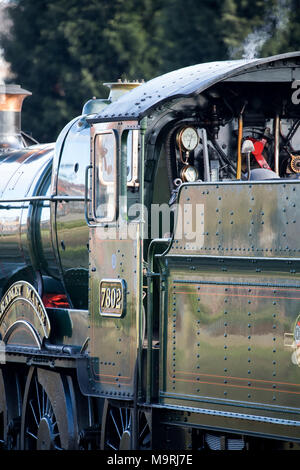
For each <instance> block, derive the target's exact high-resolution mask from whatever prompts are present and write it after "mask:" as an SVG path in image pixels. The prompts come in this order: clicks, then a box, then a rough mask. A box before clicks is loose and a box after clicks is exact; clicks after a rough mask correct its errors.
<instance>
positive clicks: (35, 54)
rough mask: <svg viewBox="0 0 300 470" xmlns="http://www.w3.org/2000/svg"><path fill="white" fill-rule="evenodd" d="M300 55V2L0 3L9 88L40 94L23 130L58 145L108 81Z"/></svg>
mask: <svg viewBox="0 0 300 470" xmlns="http://www.w3.org/2000/svg"><path fill="white" fill-rule="evenodd" d="M296 50H300V0H80V2H79V1H78V0H51V1H47V0H0V83H7V84H8V83H17V84H20V85H21V86H22V87H23V88H25V89H28V90H30V91H31V92H32V93H33V95H32V96H31V97H29V98H27V99H26V100H25V102H24V105H23V112H22V129H23V130H24V131H25V132H27V133H29V134H32V135H33V137H34V138H36V139H37V140H39V141H40V142H50V141H54V140H55V139H56V138H57V135H58V133H59V132H60V130H61V129H62V128H63V127H64V126H65V124H66V123H67V122H68V121H70V120H71V119H72V118H73V117H75V116H78V115H80V114H81V111H82V107H83V104H84V103H85V102H86V101H87V100H88V99H90V98H91V97H93V96H96V97H97V98H106V97H107V96H108V93H109V90H108V88H106V87H104V86H103V83H104V82H112V81H116V80H117V79H119V78H122V79H127V80H141V79H144V80H145V81H146V80H149V79H151V78H153V77H155V76H157V75H160V74H162V73H165V72H168V71H171V70H175V69H178V68H181V67H185V66H188V65H193V64H196V63H201V62H209V61H216V60H231V59H239V58H258V57H265V56H268V55H273V54H279V53H282V52H289V51H296Z"/></svg>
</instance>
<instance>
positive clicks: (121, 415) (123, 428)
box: [119, 408, 126, 432]
mask: <svg viewBox="0 0 300 470" xmlns="http://www.w3.org/2000/svg"><path fill="white" fill-rule="evenodd" d="M119 411H120V417H121V423H122V432H124V431H125V429H126V428H125V427H124V421H123V413H122V408H119Z"/></svg>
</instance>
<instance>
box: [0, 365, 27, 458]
mask: <svg viewBox="0 0 300 470" xmlns="http://www.w3.org/2000/svg"><path fill="white" fill-rule="evenodd" d="M21 413H22V390H21V384H20V380H19V374H18V372H17V370H16V369H15V368H14V367H13V366H7V365H5V366H3V367H2V368H1V369H0V447H2V448H4V449H7V450H17V449H19V448H20V424H21Z"/></svg>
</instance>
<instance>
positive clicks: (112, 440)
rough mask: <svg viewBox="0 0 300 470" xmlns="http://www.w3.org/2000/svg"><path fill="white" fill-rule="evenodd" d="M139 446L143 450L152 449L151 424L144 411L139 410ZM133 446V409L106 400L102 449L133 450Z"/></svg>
mask: <svg viewBox="0 0 300 470" xmlns="http://www.w3.org/2000/svg"><path fill="white" fill-rule="evenodd" d="M137 446H138V449H141V450H146V449H150V446H151V426H150V423H149V420H148V418H147V415H146V414H145V413H144V412H143V411H139V412H138V431H137ZM133 448H134V439H133V409H132V408H127V407H122V406H117V405H115V404H112V403H110V402H109V400H105V403H104V410H103V419H102V428H101V449H103V450H131V449H133Z"/></svg>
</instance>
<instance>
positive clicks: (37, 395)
mask: <svg viewBox="0 0 300 470" xmlns="http://www.w3.org/2000/svg"><path fill="white" fill-rule="evenodd" d="M35 388H36V397H37V402H38V408H39V413H40V420H41V419H42V416H43V415H42V412H41V404H40V395H39V389H38V381H37V378H36V377H35Z"/></svg>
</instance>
